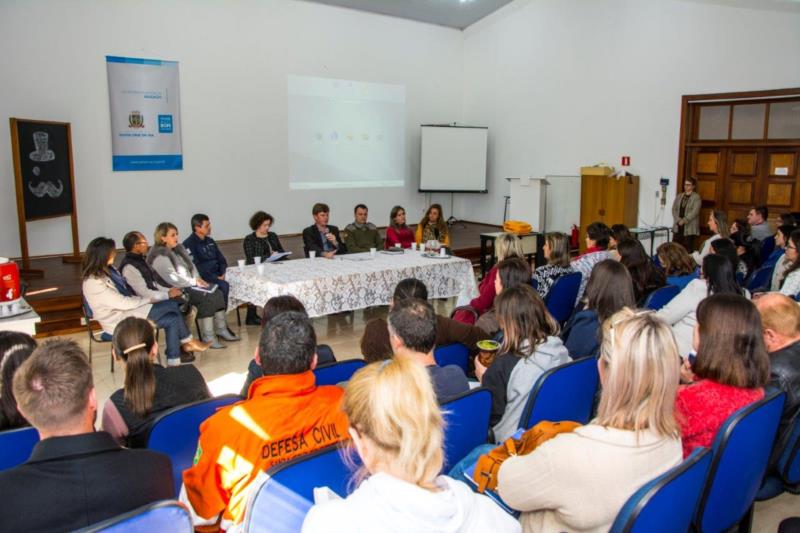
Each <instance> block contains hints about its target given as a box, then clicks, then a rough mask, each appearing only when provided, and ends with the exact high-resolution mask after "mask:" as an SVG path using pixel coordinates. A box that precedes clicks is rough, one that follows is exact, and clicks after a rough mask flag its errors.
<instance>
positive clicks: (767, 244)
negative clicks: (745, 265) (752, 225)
mask: <svg viewBox="0 0 800 533" xmlns="http://www.w3.org/2000/svg"><path fill="white" fill-rule="evenodd" d="M774 250H775V236H774V235H771V236H769V237H767V238H766V239H764V240H763V241H761V250H760V251H759V255H758V256H759V257H760V258H761V260H762V261H766V260H767V258H768V257H769V256H770V255H771V254H772V252H773V251H774Z"/></svg>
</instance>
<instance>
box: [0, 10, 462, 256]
mask: <svg viewBox="0 0 800 533" xmlns="http://www.w3.org/2000/svg"><path fill="white" fill-rule="evenodd" d="M462 44H463V36H462V33H461V32H460V31H457V30H451V29H446V28H442V27H438V26H433V25H427V24H420V23H416V22H410V21H405V20H400V19H395V18H390V17H384V16H379V15H371V14H366V13H361V12H358V11H353V10H348V9H341V8H334V7H328V6H322V5H318V4H312V3H307V2H298V1H292V0H232V1H225V2H223V1H221V0H220V1H197V0H192V1H190V0H183V1H178V0H172V1H164V0H160V1H156V0H149V1H135V2H134V1H126V2H122V1H113V2H109V1H107V0H92V1H89V0H85V1H70V2H65V1H63V0H36V1H29V0H16V1H11V0H3V2H2V4H0V50H2V51H3V53H2V54H0V117H2V120H4V121H5V120H7V117H18V118H28V119H41V120H57V121H65V122H71V123H72V140H73V146H74V148H73V151H74V154H73V155H74V160H75V180H76V188H77V200H78V221H79V231H80V236H81V248H85V246H86V244H87V243H88V242H89V240H91V239H92V238H94V237H96V236H98V235H107V236H110V237H113V238H115V239H117V242H118V243H119V242H120V239H121V237H122V235H123V234H124V233H125V232H126V231H128V230H129V229H132V228H136V229H140V230H143V231H144V232H145V233H146V234H150V232H151V231H152V229H153V228H154V227H155V224H156V223H158V222H160V221H162V220H165V219H167V220H170V221H173V222H175V223H176V224H177V225H178V227H179V228H180V230H181V233H182V234H183V235H185V234H187V232H188V224H189V222H188V221H189V217H190V216H191V214H192V213H194V212H197V211H202V212H205V213H207V214H208V215H209V216H210V217H211V219H212V223H213V226H214V236H215V237H216V238H217V239H224V238H235V237H241V236H243V235H244V234H245V233H246V232H247V231H249V229H248V228H247V220H248V218H249V216H250V214H251V213H252V212H253V211H255V210H256V209H266V210H267V211H269V212H270V213H271V214H272V215H274V216H275V218H276V226H275V230H276V231H277V232H279V233H292V232H298V231H299V230H301V229H302V227H304V226H306V225H308V224H309V223H310V222H311V214H310V211H311V205H312V204H313V203H314V202H316V201H324V202H327V203H328V204H330V205H331V208H332V213H331V219H332V222H333V223H338V224H340V225H344V224H347V223H348V222H349V221H350V220H352V206H353V205H355V204H356V203H357V202H359V201H364V202H366V203H367V204H368V205H369V206H370V208H371V209H370V215H371V218H372V220H373V221H374V222H375V223H377V224H379V225H385V224H386V223H387V222H388V213H389V210H390V209H391V207H392V206H393V205H395V204H402V205H404V206H405V207H406V209H407V210H408V212H409V218H410V219H411V220H414V219H416V218H418V217H419V216H421V212H422V209H423V205H422V204H423V195H421V194H419V193H417V183H418V179H419V177H418V175H419V124H421V123H429V122H452V121H454V120H458V119H459V114H460V110H461V93H460V91H461V74H462V58H463V54H462ZM106 55H120V56H131V57H146V58H156V59H167V60H177V61H179V62H180V75H181V80H180V81H181V106H182V113H181V114H182V117H181V118H182V126H183V155H184V170H183V171H179V172H112V171H111V142H110V125H109V107H108V89H107V79H106V69H105V56H106ZM288 74H301V75H312V76H322V77H330V78H344V79H353V80H362V81H372V82H382V83H391V84H400V85H405V86H406V114H407V139H406V145H407V153H408V161H407V172H408V181H407V185H406V187H405V188H403V189H400V188H393V189H383V190H380V189H367V190H339V191H321V192H310V191H289V187H288V159H287V124H286V122H287V104H286V77H287V75H288ZM5 131H6V132H7V131H8V129H5ZM68 221H69V219H68V218H62V219H52V220H48V221H40V222H34V223H29V224H28V232H29V242H30V251H31V254H32V255H39V254H48V253H61V252H67V251H69V250H70V248H71V241H70V240H69V239H70V237H69V223H68ZM0 228H2V229H0V255H5V256H8V255H10V256H18V255H19V241H18V234H17V214H16V204H15V194H14V179H13V165H12V160H11V148H10V137H9V134H8V133H0Z"/></svg>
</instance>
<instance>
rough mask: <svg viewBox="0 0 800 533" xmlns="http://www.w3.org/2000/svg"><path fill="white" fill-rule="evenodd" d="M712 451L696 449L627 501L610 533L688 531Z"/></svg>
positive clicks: (709, 464)
mask: <svg viewBox="0 0 800 533" xmlns="http://www.w3.org/2000/svg"><path fill="white" fill-rule="evenodd" d="M711 458H712V454H711V450H709V449H708V448H697V449H695V450H694V451H693V452H692V454H691V455H690V456H689V457H687V458H686V460H685V461H684V462H683V463H681V464H679V465H678V466H676V467H675V468H672V469H670V470H668V471H667V472H665V473H664V474H662V475H660V476H658V477H657V478H655V479H654V480H652V481H650V482H649V483H647V484H645V485H644V486H643V487H642V488H640V489H639V490H637V491H636V492H635V493H634V494H633V496H631V497H630V498H628V501H627V502H625V505H623V506H622V509H621V510H620V512H619V514H617V518H616V520H614V524H613V525H612V526H611V530H610V531H611V533H650V532H651V531H689V528H690V526H691V524H692V517H694V512H695V510H696V509H697V503H698V502H699V501H700V493H701V492H702V490H703V484H704V483H705V480H706V475H707V474H708V469H709V467H710V466H711Z"/></svg>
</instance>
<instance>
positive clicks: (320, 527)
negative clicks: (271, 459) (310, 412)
mask: <svg viewBox="0 0 800 533" xmlns="http://www.w3.org/2000/svg"><path fill="white" fill-rule="evenodd" d="M678 452H679V453H680V446H678ZM436 481H437V484H438V486H439V487H440V488H441V489H442V490H440V491H439V492H431V491H429V490H425V489H422V488H420V487H418V486H416V485H412V484H411V483H407V482H405V481H401V480H399V479H397V478H394V477H392V476H390V475H388V474H383V473H378V474H373V475H372V476H370V477H369V478H368V479H366V480H365V481H363V482H362V483H361V485H360V486H359V487H358V489H356V490H355V492H353V493H352V494H351V495H350V496H348V497H347V498H346V499H344V500H333V501H329V502H326V503H323V504H320V505H315V506H314V507H312V508H311V510H310V511H309V512H308V515H307V516H306V519H305V522H304V523H303V533H317V532H319V533H323V532H324V533H337V532H353V533H373V532H381V533H383V532H394V531H396V532H398V533H399V532H403V533H417V532H418V533H456V532H459V533H472V532H474V533H484V532H487V531H488V532H491V533H506V532H509V533H514V532H518V531H520V525H519V522H517V521H516V520H515V519H514V517H512V516H511V515H510V514H508V513H506V512H505V511H503V510H502V509H501V508H500V506H498V505H497V504H496V503H494V502H493V501H491V500H490V499H489V498H488V497H486V496H483V495H481V494H476V493H474V492H472V490H470V488H469V487H467V485H466V484H465V483H462V482H461V481H456V480H454V479H452V478H449V477H447V476H439V477H438V478H437V480H436Z"/></svg>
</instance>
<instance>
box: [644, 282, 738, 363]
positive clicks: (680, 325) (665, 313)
mask: <svg viewBox="0 0 800 533" xmlns="http://www.w3.org/2000/svg"><path fill="white" fill-rule="evenodd" d="M708 295H709V292H708V283H707V282H706V280H705V279H702V278H698V279H693V280H692V281H690V282H689V284H688V285H686V287H685V288H684V289H683V290H682V291H681V292H680V293H678V295H677V296H676V297H675V298H673V299H672V300H670V302H669V303H668V304H667V305H665V306H664V307H662V308H661V309H660V310H659V311H658V312H657V313H656V316H658V317H659V318H660V319H662V320H663V321H665V322H666V323H667V324H669V325H670V326H672V333H673V334H674V335H675V342H676V343H677V344H678V354H679V355H680V356H681V357H683V358H686V356H687V355H689V352H691V351H692V350H693V346H692V341H693V339H694V327H695V325H697V313H696V312H697V306H698V304H700V302H701V301H703V300H704V299H705V298H706V296H708ZM744 297H745V298H747V299H750V292H749V291H748V290H747V289H744Z"/></svg>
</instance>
